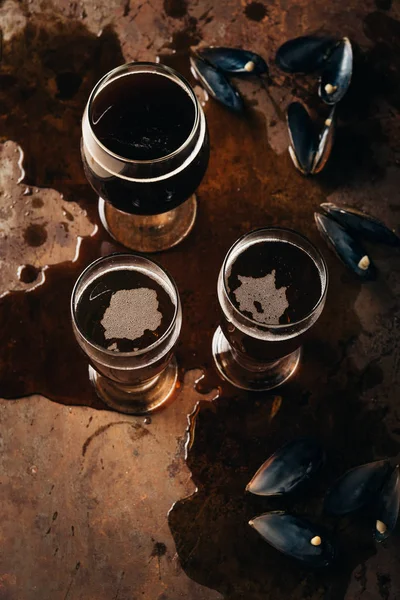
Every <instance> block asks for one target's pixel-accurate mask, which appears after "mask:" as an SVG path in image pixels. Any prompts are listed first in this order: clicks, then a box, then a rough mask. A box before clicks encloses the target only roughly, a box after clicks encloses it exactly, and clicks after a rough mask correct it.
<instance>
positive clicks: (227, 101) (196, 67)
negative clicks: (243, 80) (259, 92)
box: [190, 55, 243, 112]
mask: <svg viewBox="0 0 400 600" xmlns="http://www.w3.org/2000/svg"><path fill="white" fill-rule="evenodd" d="M190 64H191V68H192V72H193V74H194V76H195V77H196V78H197V79H198V80H199V81H200V82H201V84H202V85H203V87H204V88H205V89H206V90H207V91H208V92H209V93H210V95H211V96H212V97H213V98H214V99H215V100H218V102H221V104H224V105H225V106H227V107H228V108H230V109H231V110H234V111H236V112H240V111H242V110H243V100H242V98H241V96H240V94H239V92H238V91H237V90H236V89H235V88H234V87H233V85H232V84H231V83H230V82H229V81H228V80H227V78H226V77H225V75H224V74H223V73H222V72H221V71H220V70H219V69H216V68H215V67H213V66H212V65H211V64H209V63H208V62H206V61H204V60H203V59H201V58H200V57H199V56H195V55H193V56H191V57H190Z"/></svg>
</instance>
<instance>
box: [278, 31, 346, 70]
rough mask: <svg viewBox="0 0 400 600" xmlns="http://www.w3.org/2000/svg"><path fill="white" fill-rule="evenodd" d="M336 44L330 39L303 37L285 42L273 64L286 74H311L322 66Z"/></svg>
mask: <svg viewBox="0 0 400 600" xmlns="http://www.w3.org/2000/svg"><path fill="white" fill-rule="evenodd" d="M336 44H337V41H336V40H334V39H333V38H330V37H319V36H315V35H304V36H301V37H298V38H295V39H293V40H289V41H287V42H285V43H284V44H283V45H282V46H281V47H280V48H279V49H278V51H277V53H276V58H275V62H276V64H277V65H278V67H279V68H280V69H282V71H286V72H287V73H312V72H313V71H317V70H318V69H320V68H321V67H322V66H323V65H324V63H325V61H326V60H327V58H328V57H329V55H330V53H331V52H332V50H333V49H334V48H335V46H336Z"/></svg>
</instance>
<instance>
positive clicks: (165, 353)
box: [71, 254, 182, 414]
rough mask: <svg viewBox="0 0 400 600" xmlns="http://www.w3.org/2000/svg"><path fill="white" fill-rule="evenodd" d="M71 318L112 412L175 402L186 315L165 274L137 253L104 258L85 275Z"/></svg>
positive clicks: (91, 372) (133, 411) (79, 283)
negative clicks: (179, 348)
mask: <svg viewBox="0 0 400 600" xmlns="http://www.w3.org/2000/svg"><path fill="white" fill-rule="evenodd" d="M71 314H72V326H73V330H74V334H75V337H76V339H77V341H78V344H79V345H80V347H81V349H82V350H83V352H84V353H85V354H86V356H87V358H88V359H89V363H90V366H89V377H90V380H91V381H92V383H93V385H94V387H95V389H96V392H97V394H98V396H99V397H100V398H101V400H103V401H104V402H105V403H106V404H107V405H108V406H110V407H111V408H113V409H115V410H118V411H120V412H125V413H131V414H145V413H148V412H151V411H153V410H155V409H156V408H159V407H160V406H161V405H163V404H164V403H166V402H168V400H170V399H172V398H173V394H174V391H175V388H176V385H177V381H178V367H177V363H176V360H175V357H174V347H175V345H176V342H177V340H178V337H179V333H180V329H181V323H182V311H181V303H180V299H179V293H178V290H177V287H176V285H175V283H174V281H173V280H172V278H171V277H170V276H169V275H168V274H167V273H166V271H164V269H163V268H162V267H160V266H159V265H157V264H156V263H155V262H153V261H152V260H149V259H148V258H144V257H142V256H137V255H135V254H112V255H110V256H105V257H102V258H99V259H98V260H96V261H94V262H93V263H92V264H90V265H89V266H88V267H87V268H86V269H85V270H84V271H83V272H82V274H81V275H80V276H79V278H78V280H77V282H76V284H75V287H74V289H73V292H72V297H71Z"/></svg>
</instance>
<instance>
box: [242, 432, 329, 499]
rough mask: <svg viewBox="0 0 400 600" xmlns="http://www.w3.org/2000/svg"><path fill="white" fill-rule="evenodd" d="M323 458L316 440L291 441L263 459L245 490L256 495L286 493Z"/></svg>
mask: <svg viewBox="0 0 400 600" xmlns="http://www.w3.org/2000/svg"><path fill="white" fill-rule="evenodd" d="M324 460H325V454H324V451H323V450H322V448H321V446H320V444H319V443H318V442H317V441H316V440H314V439H312V438H299V439H297V440H293V441H291V442H288V443H287V444H285V445H284V446H282V448H280V449H279V450H277V451H276V452H274V454H272V456H270V457H269V458H268V460H266V461H265V463H264V464H263V465H262V466H261V467H260V468H259V469H258V471H257V473H256V474H255V475H254V477H253V478H252V480H251V481H250V483H249V484H248V485H247V487H246V490H247V491H248V492H251V493H252V494H256V495H258V496H280V495H282V494H288V493H290V492H293V491H294V490H295V489H297V488H298V487H299V486H301V485H302V484H304V483H306V482H307V481H309V480H310V479H311V477H312V476H313V475H314V474H315V473H316V472H317V471H318V469H319V468H320V467H321V466H322V465H323V463H324Z"/></svg>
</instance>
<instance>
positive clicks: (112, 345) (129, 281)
mask: <svg viewBox="0 0 400 600" xmlns="http://www.w3.org/2000/svg"><path fill="white" fill-rule="evenodd" d="M175 311H176V307H175V305H174V304H173V302H172V300H171V297H170V295H169V294H168V292H167V291H166V290H165V289H164V287H163V286H162V285H161V284H160V283H159V282H158V281H157V280H156V279H153V278H152V277H150V276H148V275H146V274H145V273H143V272H142V271H139V270H136V269H118V270H112V271H109V272H107V273H104V274H102V275H101V276H99V277H98V278H96V279H95V280H94V281H92V282H91V283H90V284H89V285H88V286H87V287H86V288H85V290H84V291H83V293H82V295H81V297H80V299H79V302H78V305H77V310H76V319H77V323H78V326H79V328H80V329H81V331H82V333H83V334H84V335H85V336H86V338H87V339H88V340H90V341H91V342H92V343H95V344H97V345H98V346H101V347H102V348H105V349H107V350H114V351H116V352H132V351H138V350H143V349H146V348H148V347H149V346H151V345H152V344H153V343H154V342H156V341H157V340H158V339H159V338H160V337H161V336H162V335H163V334H164V333H165V332H166V331H167V329H168V328H169V326H170V325H171V323H172V321H173V318H174V315H175Z"/></svg>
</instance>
